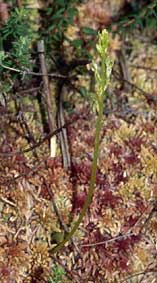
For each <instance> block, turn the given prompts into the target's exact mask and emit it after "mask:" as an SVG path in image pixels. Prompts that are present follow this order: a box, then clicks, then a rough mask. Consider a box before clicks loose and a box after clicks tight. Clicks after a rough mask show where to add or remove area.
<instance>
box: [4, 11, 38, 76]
mask: <svg viewBox="0 0 157 283" xmlns="http://www.w3.org/2000/svg"><path fill="white" fill-rule="evenodd" d="M28 18H29V17H28V11H27V10H26V9H24V8H22V9H17V8H16V9H15V10H14V11H12V13H11V15H10V17H9V19H8V21H7V22H6V24H5V25H4V26H3V28H2V29H1V32H0V36H1V56H0V62H1V64H3V65H4V66H7V67H11V68H18V69H23V70H24V69H26V68H29V67H30V60H31V43H32V39H33V33H32V31H31V26H30V22H29V21H28ZM3 69H4V68H3V66H1V71H3Z"/></svg>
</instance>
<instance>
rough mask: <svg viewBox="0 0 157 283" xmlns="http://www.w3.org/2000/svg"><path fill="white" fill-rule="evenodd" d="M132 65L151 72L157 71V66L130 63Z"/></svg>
mask: <svg viewBox="0 0 157 283" xmlns="http://www.w3.org/2000/svg"><path fill="white" fill-rule="evenodd" d="M129 66H130V67H133V68H136V69H143V70H147V71H151V72H157V69H156V68H151V67H146V66H142V65H135V64H129Z"/></svg>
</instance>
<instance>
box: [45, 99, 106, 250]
mask: <svg viewBox="0 0 157 283" xmlns="http://www.w3.org/2000/svg"><path fill="white" fill-rule="evenodd" d="M103 97H104V96H103V95H102V96H101V102H100V103H99V113H98V118H97V122H96V133H95V142H94V157H93V162H92V173H91V179H90V187H89V191H88V194H87V197H86V200H85V203H84V206H83V208H82V211H81V213H80V215H79V218H78V220H77V221H76V222H75V224H74V226H73V228H72V230H71V231H70V232H69V234H68V235H67V236H66V237H65V239H64V240H63V241H62V242H61V243H60V244H59V245H58V246H56V247H55V248H53V249H51V250H50V253H55V252H58V251H59V250H60V249H62V247H63V246H64V245H65V243H66V242H68V241H69V240H70V239H71V238H72V236H73V235H74V233H75V232H76V230H77V229H78V227H79V225H80V223H81V222H82V220H83V218H84V216H85V214H86V212H87V209H88V207H89V205H90V203H91V201H92V197H93V192H94V186H95V180H96V171H97V161H98V155H99V140H100V132H101V128H102V117H103Z"/></svg>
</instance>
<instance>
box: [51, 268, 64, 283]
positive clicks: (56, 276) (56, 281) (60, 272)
mask: <svg viewBox="0 0 157 283" xmlns="http://www.w3.org/2000/svg"><path fill="white" fill-rule="evenodd" d="M52 272H53V276H52V277H51V278H49V279H48V283H60V282H61V281H62V279H63V276H64V275H65V271H64V269H63V268H62V267H61V266H58V265H55V266H54V267H53V269H52Z"/></svg>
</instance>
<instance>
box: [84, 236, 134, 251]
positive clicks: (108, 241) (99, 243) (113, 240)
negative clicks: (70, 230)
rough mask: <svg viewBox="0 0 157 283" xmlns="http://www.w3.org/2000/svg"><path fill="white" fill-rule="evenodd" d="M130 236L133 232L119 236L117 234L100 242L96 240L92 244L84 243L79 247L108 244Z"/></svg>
mask: <svg viewBox="0 0 157 283" xmlns="http://www.w3.org/2000/svg"><path fill="white" fill-rule="evenodd" d="M131 236H134V233H133V232H131V233H127V234H125V235H121V236H118V237H114V238H112V239H109V240H105V241H101V242H96V243H92V244H84V245H81V247H82V248H86V247H95V246H100V245H104V244H110V243H113V242H115V241H117V240H121V239H125V238H128V237H131Z"/></svg>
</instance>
